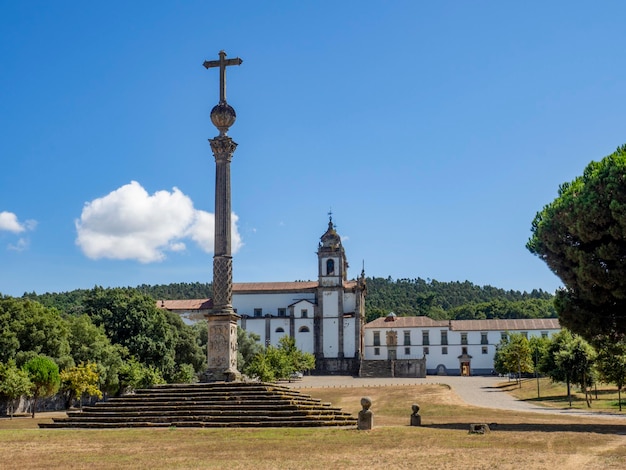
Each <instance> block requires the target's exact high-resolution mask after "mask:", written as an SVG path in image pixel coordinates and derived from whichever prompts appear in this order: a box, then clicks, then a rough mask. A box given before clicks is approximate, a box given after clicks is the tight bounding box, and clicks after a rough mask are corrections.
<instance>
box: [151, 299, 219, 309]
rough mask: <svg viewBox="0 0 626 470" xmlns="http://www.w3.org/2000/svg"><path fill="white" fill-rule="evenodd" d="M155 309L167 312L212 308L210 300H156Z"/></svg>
mask: <svg viewBox="0 0 626 470" xmlns="http://www.w3.org/2000/svg"><path fill="white" fill-rule="evenodd" d="M157 307H159V308H165V309H167V310H208V309H210V308H213V301H212V300H211V299H191V300H157Z"/></svg>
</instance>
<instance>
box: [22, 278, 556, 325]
mask: <svg viewBox="0 0 626 470" xmlns="http://www.w3.org/2000/svg"><path fill="white" fill-rule="evenodd" d="M129 289H130V288H129ZM134 289H136V290H137V291H139V292H140V293H141V294H145V295H149V296H151V297H152V298H154V299H155V300H158V299H169V300H176V299H200V298H208V297H210V296H211V292H212V289H211V284H208V283H201V282H193V283H174V284H164V285H156V286H149V285H146V284H142V285H140V286H137V287H135V288H134ZM89 292H90V290H84V289H83V290H81V289H79V290H74V291H71V292H64V293H58V294H51V293H46V294H42V295H37V294H36V293H34V292H33V293H30V294H24V297H25V298H29V299H32V300H37V301H38V302H40V303H42V304H43V305H45V306H47V307H55V308H57V309H59V310H60V311H62V312H66V313H74V312H80V311H82V307H81V305H82V304H83V302H84V298H85V296H86V295H87V294H88V293H89ZM365 305H366V316H367V321H371V320H373V319H375V318H377V317H379V316H384V315H387V314H388V313H389V312H394V313H395V314H396V315H401V316H406V315H426V316H429V317H431V318H435V319H464V320H470V319H484V318H543V317H554V316H556V312H555V310H554V306H553V296H552V294H549V293H548V292H545V291H543V290H541V289H539V290H533V291H532V292H530V293H528V292H520V291H513V290H508V291H507V290H504V289H499V288H496V287H492V286H477V285H475V284H473V283H471V282H469V281H464V282H458V281H456V282H439V281H436V280H434V279H433V280H425V279H421V278H417V279H398V280H394V279H392V278H391V277H388V278H381V277H372V278H367V299H366V302H365Z"/></svg>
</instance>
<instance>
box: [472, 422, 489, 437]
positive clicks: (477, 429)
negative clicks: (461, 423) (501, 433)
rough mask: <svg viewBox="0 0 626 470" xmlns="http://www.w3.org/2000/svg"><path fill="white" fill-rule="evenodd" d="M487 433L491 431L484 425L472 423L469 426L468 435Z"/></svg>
mask: <svg viewBox="0 0 626 470" xmlns="http://www.w3.org/2000/svg"><path fill="white" fill-rule="evenodd" d="M488 432H491V429H490V428H489V425H488V424H486V423H473V424H470V426H469V434H487V433H488Z"/></svg>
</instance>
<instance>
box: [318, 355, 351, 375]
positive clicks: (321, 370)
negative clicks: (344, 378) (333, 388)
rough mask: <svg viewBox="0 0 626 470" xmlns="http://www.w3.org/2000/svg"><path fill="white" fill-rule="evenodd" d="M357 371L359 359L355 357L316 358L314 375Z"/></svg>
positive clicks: (344, 373) (343, 373)
mask: <svg viewBox="0 0 626 470" xmlns="http://www.w3.org/2000/svg"><path fill="white" fill-rule="evenodd" d="M358 373H359V361H358V359H355V358H343V359H338V358H316V359H315V370H313V371H311V374H314V375H352V376H356V375H358Z"/></svg>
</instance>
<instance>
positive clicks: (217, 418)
mask: <svg viewBox="0 0 626 470" xmlns="http://www.w3.org/2000/svg"><path fill="white" fill-rule="evenodd" d="M353 425H356V418H354V417H353V416H352V415H351V414H349V413H346V412H343V411H341V409H339V408H336V407H332V406H331V404H330V403H323V402H322V401H321V400H319V399H315V398H312V397H311V396H309V395H306V394H304V393H302V392H300V391H298V390H294V389H290V388H288V387H285V386H280V385H274V384H267V383H211V384H191V385H190V384H177V385H159V386H155V387H151V388H149V389H143V390H137V391H136V392H135V393H134V394H131V395H125V396H122V397H116V398H111V399H110V400H108V401H106V402H98V403H96V404H95V405H94V406H87V407H84V408H83V410H82V411H70V412H68V416H67V418H56V419H54V422H53V423H46V424H43V423H42V424H41V425H40V426H41V427H44V428H55V427H56V428H60V427H79V428H89V427H91V428H115V427H152V426H157V427H166V426H178V427H262V426H276V427H285V426H292V427H302V426H353Z"/></svg>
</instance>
